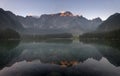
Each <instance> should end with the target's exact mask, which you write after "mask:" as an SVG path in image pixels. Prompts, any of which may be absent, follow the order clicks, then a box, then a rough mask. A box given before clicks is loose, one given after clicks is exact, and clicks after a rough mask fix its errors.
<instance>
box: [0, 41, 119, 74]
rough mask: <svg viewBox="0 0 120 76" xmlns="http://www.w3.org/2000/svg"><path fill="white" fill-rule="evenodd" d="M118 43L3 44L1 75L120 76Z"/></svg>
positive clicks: (0, 65)
mask: <svg viewBox="0 0 120 76" xmlns="http://www.w3.org/2000/svg"><path fill="white" fill-rule="evenodd" d="M119 45H120V44H119V41H72V40H50V41H49V40H48V41H41V42H34V41H26V42H24V41H1V43H0V76H120V46H119Z"/></svg>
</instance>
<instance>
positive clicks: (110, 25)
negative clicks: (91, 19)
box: [97, 13, 120, 32]
mask: <svg viewBox="0 0 120 76" xmlns="http://www.w3.org/2000/svg"><path fill="white" fill-rule="evenodd" d="M116 29H120V13H115V14H113V15H111V16H110V17H109V18H108V19H107V20H106V21H104V22H103V23H102V24H101V25H100V26H99V27H98V29H97V31H100V32H106V31H113V30H116Z"/></svg>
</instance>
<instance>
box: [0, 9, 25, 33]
mask: <svg viewBox="0 0 120 76" xmlns="http://www.w3.org/2000/svg"><path fill="white" fill-rule="evenodd" d="M6 28H10V29H13V30H16V31H19V30H21V29H23V27H22V25H21V23H20V22H19V21H18V20H17V18H16V15H14V14H13V13H12V12H10V11H4V10H3V9H0V29H6Z"/></svg>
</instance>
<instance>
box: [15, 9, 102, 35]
mask: <svg viewBox="0 0 120 76" xmlns="http://www.w3.org/2000/svg"><path fill="white" fill-rule="evenodd" d="M17 19H18V21H19V22H20V23H21V24H22V25H23V27H24V28H25V29H26V31H27V32H29V33H33V32H34V33H36V34H54V33H55V34H56V33H73V34H74V33H75V34H76V33H77V34H81V33H85V32H89V31H94V30H95V29H96V28H97V27H98V26H99V25H100V24H101V23H102V20H101V19H100V18H96V19H93V20H88V19H86V18H85V17H83V16H74V15H73V14H72V13H71V12H69V11H66V12H64V13H56V14H44V15H41V16H40V17H39V18H36V17H33V16H26V17H22V16H17Z"/></svg>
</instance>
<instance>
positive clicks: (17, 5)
mask: <svg viewBox="0 0 120 76" xmlns="http://www.w3.org/2000/svg"><path fill="white" fill-rule="evenodd" d="M0 8H3V9H5V10H10V11H12V12H13V13H15V14H16V15H22V16H26V15H35V16H40V15H41V14H51V13H58V12H60V11H71V12H72V13H73V14H78V15H83V16H84V17H86V18H88V19H92V18H96V17H100V18H102V19H103V20H105V19H106V18H107V17H109V16H110V15H112V14H114V13H116V12H120V0H0Z"/></svg>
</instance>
